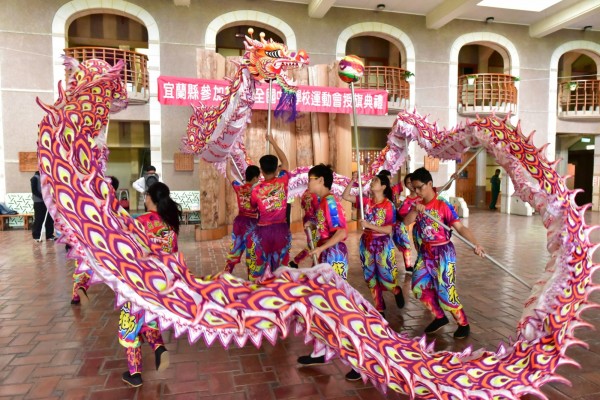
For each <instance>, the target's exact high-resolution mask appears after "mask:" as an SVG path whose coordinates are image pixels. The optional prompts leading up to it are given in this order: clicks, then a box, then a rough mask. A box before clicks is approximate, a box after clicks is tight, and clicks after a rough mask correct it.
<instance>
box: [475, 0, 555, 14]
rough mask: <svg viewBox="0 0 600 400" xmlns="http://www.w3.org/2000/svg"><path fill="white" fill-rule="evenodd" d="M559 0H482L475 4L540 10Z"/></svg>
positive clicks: (522, 9) (511, 8) (510, 8)
mask: <svg viewBox="0 0 600 400" xmlns="http://www.w3.org/2000/svg"><path fill="white" fill-rule="evenodd" d="M560 1H561V0H527V1H523V0H483V1H480V2H479V3H477V5H478V6H482V7H493V8H505V9H509V10H520V11H534V12H540V11H543V10H545V9H547V8H549V7H551V6H553V5H555V4H556V3H559V2H560Z"/></svg>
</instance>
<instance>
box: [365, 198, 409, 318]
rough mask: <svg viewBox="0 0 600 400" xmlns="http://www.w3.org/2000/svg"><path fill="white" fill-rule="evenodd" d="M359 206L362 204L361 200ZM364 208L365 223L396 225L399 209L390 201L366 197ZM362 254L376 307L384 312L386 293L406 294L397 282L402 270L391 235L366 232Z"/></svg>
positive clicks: (367, 280)
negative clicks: (397, 264) (399, 271)
mask: <svg viewBox="0 0 600 400" xmlns="http://www.w3.org/2000/svg"><path fill="white" fill-rule="evenodd" d="M356 203H357V204H360V202H359V199H358V197H357V198H356ZM363 207H364V219H365V221H367V222H369V223H371V224H373V225H376V226H388V225H391V226H393V225H394V224H395V222H396V207H394V203H392V202H391V201H390V200H389V199H387V198H386V199H384V200H383V201H381V202H379V203H375V202H374V200H373V199H371V198H363ZM359 251H360V261H361V263H362V268H363V275H364V278H365V282H366V283H367V286H369V290H370V291H371V295H372V296H373V301H374V302H375V308H376V309H377V311H379V312H383V311H384V310H385V302H384V301H383V291H384V290H388V291H390V292H392V293H394V295H397V294H400V293H401V292H402V291H401V289H400V287H398V283H397V281H396V276H397V275H398V269H397V268H396V253H395V251H394V243H393V242H392V239H391V237H390V235H389V234H385V233H379V232H375V231H372V230H370V229H365V231H364V232H363V234H362V235H361V236H360V246H359Z"/></svg>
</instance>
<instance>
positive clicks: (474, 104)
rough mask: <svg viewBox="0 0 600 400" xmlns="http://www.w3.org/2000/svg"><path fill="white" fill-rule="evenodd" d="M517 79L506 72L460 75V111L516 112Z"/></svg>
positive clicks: (469, 112) (461, 112) (464, 112)
mask: <svg viewBox="0 0 600 400" xmlns="http://www.w3.org/2000/svg"><path fill="white" fill-rule="evenodd" d="M515 80H516V79H515V78H514V77H512V76H510V75H504V74H475V75H461V76H459V77H458V90H457V92H458V102H457V104H458V112H459V113H460V114H463V115H464V114H476V113H478V114H482V113H486V112H489V113H491V112H495V113H497V114H506V113H509V112H511V113H512V112H516V110H517V98H518V96H517V95H518V92H517V88H516V86H515Z"/></svg>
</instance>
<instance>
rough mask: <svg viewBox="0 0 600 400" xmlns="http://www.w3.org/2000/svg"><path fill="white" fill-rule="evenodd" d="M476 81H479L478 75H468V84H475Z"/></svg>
mask: <svg viewBox="0 0 600 400" xmlns="http://www.w3.org/2000/svg"><path fill="white" fill-rule="evenodd" d="M475 79H477V75H467V84H469V85H473V84H475Z"/></svg>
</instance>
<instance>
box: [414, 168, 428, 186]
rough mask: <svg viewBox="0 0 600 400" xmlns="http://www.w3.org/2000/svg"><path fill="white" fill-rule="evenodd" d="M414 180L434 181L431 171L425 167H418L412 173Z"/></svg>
mask: <svg viewBox="0 0 600 400" xmlns="http://www.w3.org/2000/svg"><path fill="white" fill-rule="evenodd" d="M412 180H413V181H419V182H423V183H429V182H433V178H432V177H431V173H430V172H429V171H427V170H426V169H425V168H423V167H421V168H417V169H415V170H414V171H413V173H412Z"/></svg>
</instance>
